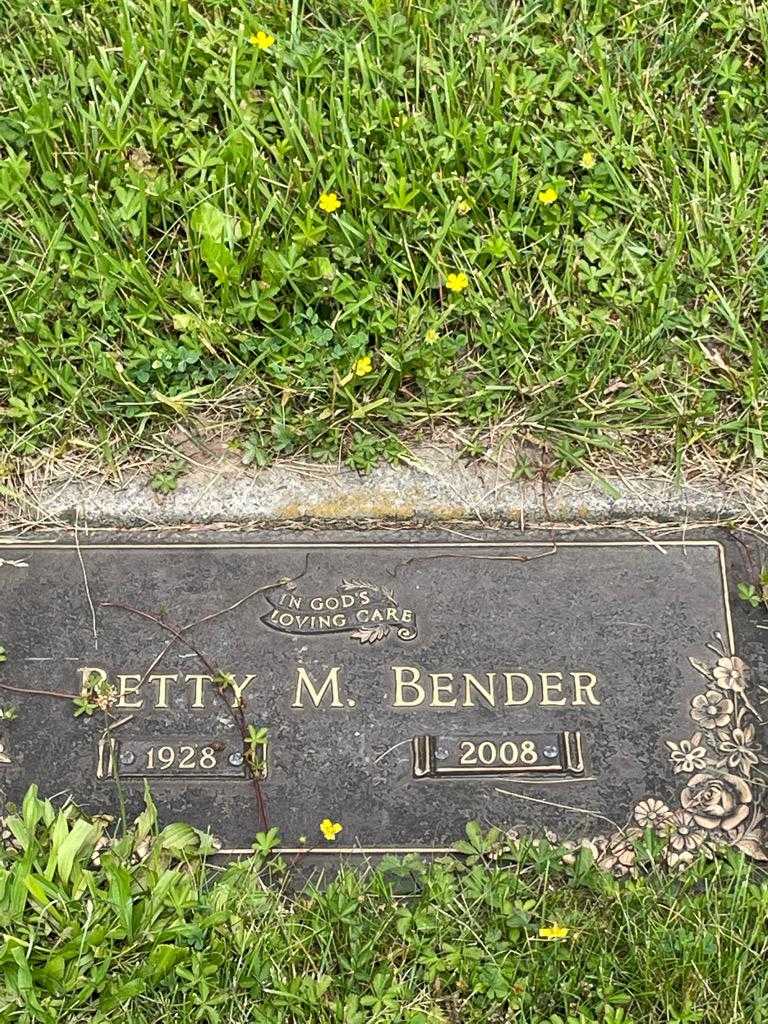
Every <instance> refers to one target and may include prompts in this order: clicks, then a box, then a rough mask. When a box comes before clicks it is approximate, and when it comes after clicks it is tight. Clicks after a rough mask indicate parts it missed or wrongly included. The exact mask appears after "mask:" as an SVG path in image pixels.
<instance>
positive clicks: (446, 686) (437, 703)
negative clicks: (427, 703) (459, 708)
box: [429, 672, 456, 708]
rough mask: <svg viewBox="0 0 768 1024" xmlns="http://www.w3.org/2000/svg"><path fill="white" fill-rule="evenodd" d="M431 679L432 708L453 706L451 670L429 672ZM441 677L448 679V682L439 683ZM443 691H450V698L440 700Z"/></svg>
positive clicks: (454, 701)
mask: <svg viewBox="0 0 768 1024" xmlns="http://www.w3.org/2000/svg"><path fill="white" fill-rule="evenodd" d="M429 678H430V679H431V680H432V705H431V706H432V707H433V708H455V707H456V696H455V694H454V693H453V672H430V673H429ZM441 679H448V680H449V682H447V683H441V682H440V680H441ZM443 693H450V694H451V696H452V698H453V699H452V700H441V699H440V698H441V695H442V694H443Z"/></svg>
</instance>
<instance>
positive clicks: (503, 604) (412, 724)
mask: <svg viewBox="0 0 768 1024" xmlns="http://www.w3.org/2000/svg"><path fill="white" fill-rule="evenodd" d="M744 550H746V549H745V548H744V546H743V544H741V543H738V542H736V541H733V540H731V539H730V538H729V537H728V536H727V535H725V534H717V533H713V532H712V533H709V534H704V535H697V537H696V538H695V539H691V538H688V537H687V538H684V539H681V538H670V537H669V536H666V537H664V538H662V539H659V540H654V541H653V542H647V541H645V540H643V539H639V538H638V537H637V536H636V535H635V536H633V537H632V538H629V537H627V538H623V539H617V538H616V534H615V533H614V532H606V533H605V534H604V535H590V536H589V537H588V538H586V537H585V536H584V535H580V534H576V535H571V536H570V537H566V538H564V537H561V536H560V535H558V536H557V537H556V538H555V539H554V540H553V538H552V537H549V536H547V537H541V536H538V537H534V538H527V539H525V540H521V539H520V538H519V536H516V537H509V536H507V537H505V538H500V537H499V536H498V535H495V536H492V537H485V538H484V539H483V540H464V539H458V538H455V539H446V537H445V535H443V536H440V535H429V534H424V533H422V534H414V533H410V534H407V535H392V534H384V535H378V536H369V535H361V534H358V535H356V536H353V537H350V536H348V535H346V534H336V535H323V536H322V537H318V536H317V535H314V534H303V535H295V536H290V537H286V536H285V535H284V534H283V535H278V536H277V537H274V536H272V537H264V538H261V537H253V536H251V537H248V538H242V539H238V540H237V541H232V540H230V539H228V538H227V537H226V535H225V536H222V537H220V538H217V537H215V536H213V537H211V536H209V537H207V538H206V539H205V540H204V541H195V542H192V541H190V540H188V539H183V538H181V539H179V538H167V539H164V540H162V541H158V539H157V538H156V537H155V538H152V539H147V538H144V539H142V540H141V541H140V542H135V541H134V540H133V539H132V540H130V541H127V540H124V539H120V541H119V542H116V541H115V540H114V539H110V538H106V537H102V538H98V539H96V540H95V541H94V539H93V538H90V539H89V541H88V543H85V542H81V543H80V544H79V545H77V546H75V545H73V544H69V543H51V544H47V543H46V544H32V543H30V542H28V541H23V540H22V541H19V542H18V543H17V544H5V545H3V546H2V547H0V645H2V646H3V647H5V648H6V660H5V662H3V663H2V664H0V686H2V687H3V689H0V708H3V709H6V710H7V709H8V708H9V707H11V706H13V707H15V708H16V709H17V712H18V715H17V717H16V718H10V719H7V718H3V719H2V720H0V786H2V794H3V797H4V800H5V801H18V800H19V799H20V797H21V796H22V795H23V792H24V791H25V789H26V787H27V786H29V784H30V783H33V782H35V783H37V784H38V785H39V786H40V788H41V790H42V791H43V792H44V793H45V794H46V795H51V794H54V793H59V794H71V796H72V797H73V798H74V799H75V800H76V802H78V803H79V804H81V805H82V806H84V807H85V808H86V809H88V810H91V811H107V810H108V811H111V812H112V813H115V812H116V811H117V810H118V808H119V806H120V802H121V799H122V800H124V801H125V804H126V806H127V808H128V810H129V812H130V813H133V812H134V811H136V810H138V808H139V807H140V803H141V798H142V793H143V787H144V784H145V780H146V782H148V784H149V785H150V787H151V790H152V792H153V795H154V797H155V800H156V801H157V803H158V805H159V808H160V812H161V815H162V817H163V819H164V820H166V821H169V820H175V819H179V818H181V819H185V820H187V821H190V822H191V823H192V824H195V825H197V826H199V827H201V828H209V829H210V830H211V831H212V832H213V833H214V834H216V835H217V836H219V837H220V838H221V840H222V842H223V844H224V848H225V849H227V850H232V851H247V850H248V849H249V848H250V845H251V843H252V841H253V837H254V835H255V833H256V832H257V831H261V830H263V829H264V828H265V827H266V826H267V825H270V826H271V825H275V826H277V828H278V829H279V830H280V834H281V837H282V842H283V846H284V848H285V849H287V850H290V851H302V850H310V849H311V850H313V851H315V852H318V851H321V852H328V853H334V852H344V851H347V852H365V851H371V852H379V851H381V850H392V851H401V852H402V851H409V850H434V849H448V848H450V847H451V846H452V844H453V843H454V842H455V841H456V840H457V839H458V838H459V837H460V836H461V834H462V832H463V828H464V825H465V824H466V823H467V822H468V821H470V820H478V821H480V822H481V823H483V824H486V825H490V824H496V825H501V826H507V827H515V828H518V829H519V828H525V829H529V830H532V831H535V832H537V833H541V832H543V831H545V830H549V831H554V832H556V833H557V834H558V835H559V836H561V837H568V838H572V839H589V840H593V839H594V837H595V836H601V837H602V838H597V839H596V840H594V850H595V852H596V855H597V856H598V858H599V859H601V861H602V862H603V863H604V865H605V866H606V867H609V868H612V869H614V870H616V871H622V870H624V869H625V868H626V867H628V866H630V864H631V858H632V850H631V841H632V838H633V837H635V836H636V835H638V834H640V832H641V830H642V829H643V828H645V827H652V828H654V829H656V830H657V831H658V832H659V834H660V836H662V838H663V841H664V843H665V850H666V856H667V859H668V860H669V862H670V863H671V864H685V863H686V861H687V860H689V859H690V858H691V857H692V855H693V854H694V853H695V851H696V850H697V849H699V848H700V847H707V846H710V847H713V846H715V845H718V844H728V845H732V846H736V847H739V848H741V849H744V850H746V851H747V852H749V853H751V854H752V855H753V856H758V857H760V856H763V848H764V837H763V822H762V810H761V808H760V806H759V802H758V799H757V794H758V792H759V787H758V786H757V785H756V780H757V778H758V777H759V776H760V774H761V772H762V761H761V757H762V754H761V751H760V735H759V732H760V730H759V719H760V718H761V717H762V716H761V714H760V709H759V707H758V706H757V704H758V701H759V697H760V687H759V679H756V678H755V674H756V675H757V676H758V677H762V673H763V672H764V653H763V646H762V643H761V638H762V634H760V633H759V631H758V630H756V629H755V628H754V626H753V625H752V624H751V621H750V615H753V613H752V612H751V611H750V610H749V609H747V608H746V606H744V605H743V604H739V603H738V602H736V601H734V600H733V598H732V595H731V594H730V593H729V574H730V575H732V576H733V577H734V580H738V579H742V578H745V577H746V575H747V569H746V568H745V567H744V565H743V564H742V558H743V551H744ZM748 661H752V662H753V669H754V670H755V673H753V677H752V678H750V676H749V672H748V669H747V664H746V663H747V662H748ZM77 697H79V698H80V700H79V702H78V703H77V704H76V703H75V700H74V698H77ZM76 711H80V712H81V713H80V714H78V715H76V714H75V712H76ZM326 819H327V820H326ZM321 822H325V824H324V826H323V827H322V828H321ZM329 823H330V824H332V825H337V824H338V825H341V826H342V827H341V829H338V828H331V827H330V825H329ZM628 823H629V824H628Z"/></svg>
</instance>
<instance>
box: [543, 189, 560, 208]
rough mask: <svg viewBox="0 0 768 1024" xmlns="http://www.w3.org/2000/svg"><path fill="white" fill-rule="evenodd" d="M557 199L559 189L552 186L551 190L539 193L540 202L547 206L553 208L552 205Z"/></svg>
mask: <svg viewBox="0 0 768 1024" xmlns="http://www.w3.org/2000/svg"><path fill="white" fill-rule="evenodd" d="M556 199H557V189H554V188H552V186H551V185H550V186H549V188H545V189H543V190H542V191H541V192H539V202H540V203H543V204H544V205H545V206H551V205H552V203H554V202H555V201H556Z"/></svg>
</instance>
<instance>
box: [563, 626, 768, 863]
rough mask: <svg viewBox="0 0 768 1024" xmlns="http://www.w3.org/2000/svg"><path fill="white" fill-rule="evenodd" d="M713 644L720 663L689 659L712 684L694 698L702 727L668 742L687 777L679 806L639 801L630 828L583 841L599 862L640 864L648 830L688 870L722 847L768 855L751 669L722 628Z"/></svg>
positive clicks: (675, 765) (677, 769) (669, 858)
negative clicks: (756, 774)
mask: <svg viewBox="0 0 768 1024" xmlns="http://www.w3.org/2000/svg"><path fill="white" fill-rule="evenodd" d="M706 646H707V648H708V649H709V650H710V651H712V652H713V654H714V655H715V657H716V661H715V664H714V665H713V666H711V667H710V666H709V665H707V664H706V663H705V662H702V661H698V660H697V659H695V658H691V659H690V662H691V665H692V666H693V667H694V668H695V669H696V671H697V672H699V673H700V675H702V676H703V677H704V679H705V680H706V684H707V685H706V689H705V690H704V691H703V692H702V693H699V694H697V695H696V696H695V697H694V698H693V700H692V701H691V709H690V716H691V720H692V721H693V722H694V723H695V725H696V727H697V730H698V731H697V732H695V733H694V734H693V735H692V736H691V737H690V739H680V740H677V741H672V740H667V743H666V745H667V747H668V748H669V757H670V761H671V763H672V770H673V772H674V774H675V775H684V776H687V779H686V783H685V786H684V787H683V789H682V790H681V792H680V794H679V803H680V806H679V807H677V808H673V809H670V808H669V807H668V806H667V804H666V803H664V801H662V800H660V799H657V798H656V797H646V798H645V799H644V800H641V801H640V803H638V804H637V806H636V807H635V809H634V812H633V821H632V823H631V824H630V825H629V827H627V828H625V829H622V830H621V831H619V832H615V833H614V834H613V835H611V836H608V837H604V836H600V837H598V838H596V839H593V840H590V841H588V842H586V843H582V845H585V846H587V847H588V848H589V849H590V850H592V853H593V855H594V856H595V859H596V861H597V863H598V865H599V866H600V867H602V868H603V869H604V870H606V871H611V872H612V873H613V874H615V875H626V874H630V873H632V872H633V871H634V869H635V850H634V843H635V842H636V841H637V839H638V838H640V837H642V835H643V834H644V831H645V830H646V829H651V830H652V831H653V832H654V833H655V834H656V835H657V836H658V837H659V838H660V840H661V841H662V857H663V860H664V862H665V863H666V864H667V866H668V867H670V868H675V869H676V870H684V869H685V868H686V867H687V866H688V865H689V864H691V863H692V862H693V860H694V859H695V857H696V856H697V855H699V854H700V853H705V854H708V855H710V856H711V855H712V854H713V853H714V852H715V851H716V850H717V849H718V848H723V847H734V848H736V849H737V850H741V851H742V852H743V853H746V854H748V855H749V856H750V857H753V858H754V859H756V860H761V861H768V849H766V836H765V833H764V828H763V820H764V814H763V811H762V810H761V809H760V807H759V804H758V801H757V799H756V796H755V793H754V792H753V783H752V772H753V770H754V769H755V768H756V766H757V765H758V764H761V763H763V764H765V763H768V761H767V760H766V758H765V757H763V756H762V754H761V751H760V747H759V744H758V742H757V740H756V737H755V725H754V722H753V721H752V717H753V716H754V717H758V716H757V713H756V711H755V709H754V708H753V707H752V705H751V704H750V703H749V699H748V697H747V694H746V690H747V685H748V682H749V668H748V666H747V665H746V664H745V663H744V662H743V661H742V660H741V658H737V657H735V656H733V655H731V654H730V653H729V652H728V650H727V649H726V646H725V642H724V640H723V638H722V636H721V635H720V634H719V633H714V634H713V635H712V642H711V643H708V644H707V645H706Z"/></svg>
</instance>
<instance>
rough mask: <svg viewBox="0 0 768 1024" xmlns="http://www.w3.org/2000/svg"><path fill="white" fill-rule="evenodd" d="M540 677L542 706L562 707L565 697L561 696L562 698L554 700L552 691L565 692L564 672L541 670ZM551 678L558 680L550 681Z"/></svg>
mask: <svg viewBox="0 0 768 1024" xmlns="http://www.w3.org/2000/svg"><path fill="white" fill-rule="evenodd" d="M539 678H540V679H541V702H540V705H539V706H540V707H543V708H547V707H561V706H562V705H563V704H565V697H561V699H560V700H552V699H551V697H550V693H552V692H554V693H559V694H562V692H563V673H562V672H539ZM550 679H557V680H558V682H556V683H550V682H549V680H550Z"/></svg>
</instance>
